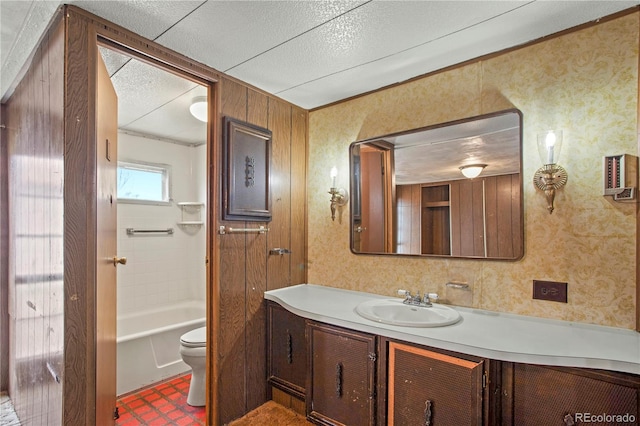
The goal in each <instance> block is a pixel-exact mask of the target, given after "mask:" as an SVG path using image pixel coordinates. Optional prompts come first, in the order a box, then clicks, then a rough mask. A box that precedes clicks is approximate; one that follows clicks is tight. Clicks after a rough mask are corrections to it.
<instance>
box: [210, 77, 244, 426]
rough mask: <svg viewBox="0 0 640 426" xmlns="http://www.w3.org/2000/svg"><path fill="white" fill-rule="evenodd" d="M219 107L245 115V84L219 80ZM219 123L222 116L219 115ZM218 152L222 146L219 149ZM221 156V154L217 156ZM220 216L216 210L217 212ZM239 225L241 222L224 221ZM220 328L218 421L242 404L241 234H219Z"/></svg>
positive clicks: (238, 413) (231, 416) (226, 418)
mask: <svg viewBox="0 0 640 426" xmlns="http://www.w3.org/2000/svg"><path fill="white" fill-rule="evenodd" d="M219 87H220V93H221V97H220V104H221V107H220V111H221V114H222V115H223V116H229V117H233V118H237V119H239V120H243V121H246V119H247V88H246V87H244V86H243V85H241V84H238V83H236V82H234V81H232V80H228V79H222V80H221V81H220V85H219ZM219 122H220V123H221V122H222V120H221V119H220V121H219ZM219 152H220V153H222V150H220V151H219ZM219 158H222V157H219ZM223 178H224V177H223ZM218 215H219V216H220V213H218ZM224 225H225V226H231V227H236V228H243V227H245V226H246V223H245V222H228V221H226V222H224ZM219 238H220V274H219V275H220V294H219V297H220V300H219V303H220V312H219V316H220V331H219V334H218V344H217V345H216V347H215V350H216V352H217V354H218V363H219V377H218V380H219V383H221V384H224V385H223V386H220V387H219V388H218V408H219V410H220V412H219V415H218V417H219V419H220V421H221V423H222V424H224V423H227V422H228V421H229V420H232V419H235V418H237V417H240V416H242V414H243V413H244V412H245V408H246V392H245V389H246V381H245V380H246V378H245V369H246V365H245V356H246V334H245V323H246V317H247V311H246V309H247V308H246V280H247V271H246V268H245V265H246V263H247V255H246V247H245V245H246V238H247V236H246V235H245V234H225V235H220V237H219Z"/></svg>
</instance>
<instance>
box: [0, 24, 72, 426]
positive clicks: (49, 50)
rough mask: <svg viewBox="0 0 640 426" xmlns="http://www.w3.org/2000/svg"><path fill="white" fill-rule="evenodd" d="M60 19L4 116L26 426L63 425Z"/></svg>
mask: <svg viewBox="0 0 640 426" xmlns="http://www.w3.org/2000/svg"><path fill="white" fill-rule="evenodd" d="M60 18H61V16H60V15H58V16H57V17H56V19H55V20H54V22H53V23H52V26H51V27H50V29H49V31H48V32H47V33H46V34H45V36H44V38H43V40H42V42H41V44H40V46H39V47H38V49H37V50H36V52H35V54H34V56H33V59H32V61H31V63H30V65H29V67H28V70H27V71H26V74H25V75H24V77H23V79H22V80H21V82H20V83H19V84H18V86H17V88H16V90H15V92H14V93H13V95H12V96H11V98H10V99H9V101H8V102H7V104H6V108H5V109H4V111H5V112H6V114H5V115H4V117H3V123H4V124H6V129H5V130H3V134H4V135H3V138H2V139H3V143H4V141H5V140H6V143H7V155H8V200H9V209H8V216H9V238H8V244H9V256H7V254H6V253H7V252H6V251H5V250H6V247H4V246H3V250H2V253H3V254H2V257H3V259H4V258H6V257H8V265H7V267H8V290H9V305H8V307H9V315H10V326H9V327H10V328H9V329H10V331H9V334H10V349H11V350H10V355H9V360H10V364H9V367H10V368H9V391H10V395H11V398H12V400H13V403H14V406H15V409H16V412H17V414H18V416H19V417H20V419H21V421H22V424H24V425H41V424H51V425H56V424H61V423H62V393H63V386H62V377H63V375H64V371H63V364H62V361H63V338H64V317H63V279H62V273H63V238H62V237H63V184H64V178H63V173H64V168H63V156H64V144H63V136H64V133H63V117H62V112H63V103H64V96H63V88H64V84H63V83H64V82H63V78H64V28H63V26H62V25H61V19H60ZM4 183H5V180H4V178H3V180H2V184H3V186H4ZM3 217H5V215H4V211H3ZM4 270H5V269H4V265H3V271H4ZM3 274H4V272H3ZM3 359H4V355H3Z"/></svg>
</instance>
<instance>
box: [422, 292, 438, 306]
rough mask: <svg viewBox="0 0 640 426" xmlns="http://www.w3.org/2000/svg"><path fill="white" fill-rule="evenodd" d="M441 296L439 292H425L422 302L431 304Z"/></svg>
mask: <svg viewBox="0 0 640 426" xmlns="http://www.w3.org/2000/svg"><path fill="white" fill-rule="evenodd" d="M439 298H440V297H438V293H425V294H424V297H423V298H422V302H423V303H424V304H426V305H429V306H431V302H435V301H436V300H438V299H439Z"/></svg>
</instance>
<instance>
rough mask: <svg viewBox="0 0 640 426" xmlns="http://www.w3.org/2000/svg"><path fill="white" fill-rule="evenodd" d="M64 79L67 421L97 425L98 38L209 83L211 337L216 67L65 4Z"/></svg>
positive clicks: (212, 397) (211, 375) (210, 362)
mask: <svg viewBox="0 0 640 426" xmlns="http://www.w3.org/2000/svg"><path fill="white" fill-rule="evenodd" d="M62 14H63V18H64V25H65V34H66V37H65V77H64V79H65V82H64V93H65V100H64V113H63V114H64V118H63V119H64V135H65V136H64V144H65V159H64V162H65V166H64V169H65V171H64V182H65V189H64V237H63V238H64V322H65V327H64V382H63V419H62V423H63V424H95V420H96V419H95V403H96V392H95V391H96V380H95V372H96V362H95V358H96V356H95V355H96V353H95V352H96V348H95V341H96V340H95V339H96V321H95V303H96V300H95V296H96V291H95V284H96V229H97V228H96V225H97V224H96V200H97V194H96V161H95V159H96V140H95V136H96V122H95V121H96V120H95V97H96V75H95V74H96V72H95V67H94V66H93V64H94V63H95V60H96V57H97V55H98V54H99V52H98V41H99V40H100V41H101V42H105V43H109V44H111V45H113V46H119V47H120V48H121V49H123V50H126V51H127V53H129V54H134V55H136V56H137V57H138V58H139V59H142V60H144V61H148V62H151V63H154V64H155V65H159V66H160V67H161V68H163V69H166V70H168V71H170V72H174V73H176V74H179V75H181V76H183V77H185V78H187V79H190V80H193V81H196V82H198V83H200V84H203V85H205V86H207V87H208V98H209V105H210V108H209V109H210V114H209V116H210V118H211V119H210V120H209V123H210V125H209V126H208V131H207V169H208V170H207V180H208V182H209V188H208V194H207V195H208V200H207V205H208V206H209V208H208V212H207V219H206V220H207V273H206V277H207V325H208V327H207V331H208V333H207V339H208V341H209V342H215V341H216V336H217V330H218V328H219V319H218V318H217V316H216V315H214V312H218V306H217V305H218V304H219V301H218V298H217V297H212V295H213V294H218V293H219V279H218V268H212V267H211V265H216V264H217V263H218V262H217V259H219V248H218V244H216V243H215V242H217V240H216V238H215V233H214V226H213V224H214V223H213V221H214V219H215V215H214V214H212V213H211V212H212V210H213V209H215V208H216V207H215V206H217V203H216V201H217V200H218V199H219V196H218V193H219V189H218V188H219V171H218V167H219V166H218V163H217V161H215V160H216V159H217V158H219V152H218V151H219V131H218V127H219V126H218V119H217V118H218V116H219V114H218V112H219V110H220V96H219V93H218V92H219V90H218V89H217V82H218V81H219V78H220V76H219V73H218V72H217V71H216V70H214V69H212V68H209V67H206V66H204V65H201V64H199V63H196V62H194V61H192V60H190V59H188V58H186V57H185V56H183V55H180V54H178V53H176V52H173V51H171V50H170V49H167V48H165V47H163V46H160V45H159V44H157V43H155V42H152V41H150V40H147V39H145V38H143V37H141V36H139V35H137V34H135V33H132V32H131V31H128V30H126V29H124V28H122V27H120V26H117V25H115V24H112V23H110V22H108V21H106V20H103V19H101V18H99V17H97V16H95V15H93V14H91V13H88V12H86V11H84V10H82V9H80V8H78V7H75V6H69V5H65V6H62ZM209 348H210V346H208V348H207V394H208V400H207V424H212V425H213V424H216V422H217V420H216V419H217V415H216V413H217V411H218V409H217V398H216V395H217V390H216V387H217V380H216V379H217V377H218V371H217V370H218V365H217V362H215V357H213V353H212V351H211V350H209Z"/></svg>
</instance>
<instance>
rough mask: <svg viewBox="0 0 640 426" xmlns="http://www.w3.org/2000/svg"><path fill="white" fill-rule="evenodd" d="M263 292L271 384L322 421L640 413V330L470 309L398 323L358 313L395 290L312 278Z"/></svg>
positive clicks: (475, 421)
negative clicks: (441, 322)
mask: <svg viewBox="0 0 640 426" xmlns="http://www.w3.org/2000/svg"><path fill="white" fill-rule="evenodd" d="M265 299H267V312H268V314H267V318H268V381H269V384H270V387H271V390H272V392H274V394H275V393H277V394H278V395H288V396H290V397H291V398H293V399H294V400H296V401H299V405H298V407H304V411H305V414H306V415H307V416H308V418H309V419H310V420H311V421H313V422H314V423H316V424H323V425H334V424H345V425H385V424H388V425H394V424H398V425H417V424H423V425H433V426H438V425H456V426H458V425H459V426H461V425H536V426H537V425H542V424H558V425H563V424H565V425H572V424H580V423H586V422H591V423H594V422H595V424H604V423H609V424H616V421H617V422H618V424H638V419H639V417H640V409H639V401H640V334H639V333H636V332H634V331H631V330H620V329H616V328H611V327H601V326H592V325H586V324H578V323H570V322H565V321H555V320H547V319H541V318H532V317H524V316H519V315H511V314H502V313H495V312H487V311H481V310H476V309H469V308H455V309H456V310H457V311H458V312H459V313H460V316H461V320H460V321H459V322H457V323H455V324H453V325H448V326H444V327H406V326H396V325H391V324H383V323H380V322H376V321H372V320H370V319H365V318H363V317H361V316H360V315H358V314H357V313H356V307H357V306H358V305H360V304H361V303H365V302H370V301H372V300H375V299H380V300H383V299H389V298H385V297H383V296H380V295H374V294H368V293H362V292H353V291H347V290H340V289H334V288H330V287H323V286H317V285H311V284H302V285H298V286H293V287H288V288H283V289H279V290H273V291H268V292H266V293H265ZM418 309H429V308H418ZM274 399H275V398H274ZM302 401H304V405H303V403H302ZM294 408H295V404H294ZM598 416H604V417H602V421H600V422H599V423H598V421H599V420H600V419H599V418H598ZM606 416H609V417H606ZM625 416H626V417H625ZM625 421H626V423H625Z"/></svg>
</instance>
